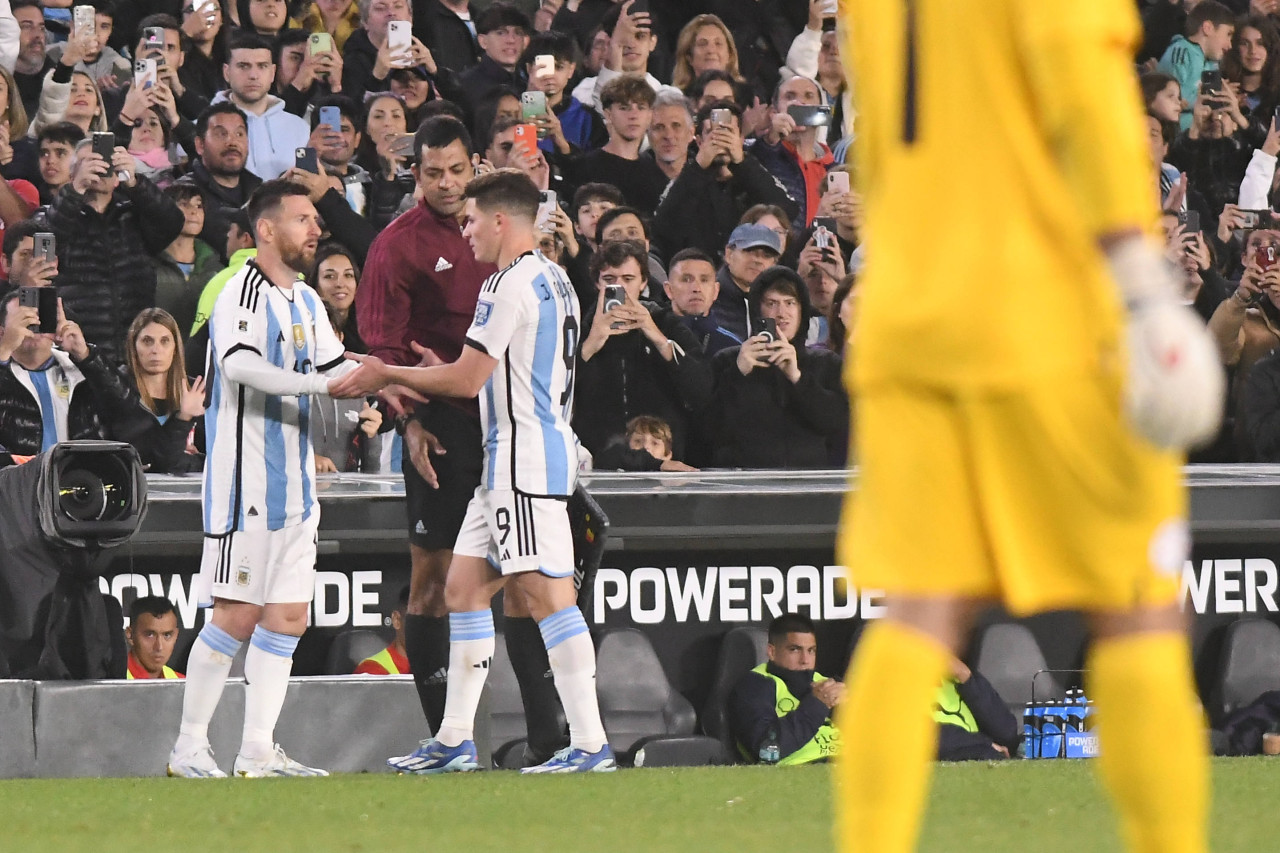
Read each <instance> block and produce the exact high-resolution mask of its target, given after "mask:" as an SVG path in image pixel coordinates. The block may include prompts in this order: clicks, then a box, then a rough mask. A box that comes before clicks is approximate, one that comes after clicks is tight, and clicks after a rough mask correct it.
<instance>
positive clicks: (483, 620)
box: [334, 169, 617, 773]
mask: <svg viewBox="0 0 1280 853" xmlns="http://www.w3.org/2000/svg"><path fill="white" fill-rule="evenodd" d="M466 197H467V207H466V226H465V228H464V229H463V235H464V236H465V237H466V238H467V240H468V242H470V243H471V248H472V250H473V251H474V252H475V255H476V258H477V259H479V260H481V261H484V262H486V263H496V264H497V265H498V267H499V271H498V272H497V273H494V274H493V275H492V276H490V277H489V278H488V279H487V280H486V281H485V283H484V285H483V286H482V287H481V289H480V298H479V301H478V302H477V304H476V316H475V321H474V322H473V323H472V324H471V328H470V329H469V330H468V331H467V345H466V346H465V347H464V348H463V350H462V355H461V356H460V357H459V358H458V360H457V361H455V362H453V363H451V364H443V363H440V362H439V361H438V360H434V361H435V362H436V363H435V364H434V365H433V366H428V367H389V366H387V365H386V364H384V363H383V362H381V361H380V360H378V359H377V358H373V357H371V356H352V355H348V357H349V358H353V359H356V360H359V361H361V362H363V364H362V366H361V367H360V369H358V370H357V371H356V372H355V373H353V374H351V375H350V376H348V377H346V380H345V381H344V382H342V383H341V384H339V385H338V386H336V387H335V388H334V393H335V394H340V395H347V396H359V395H362V394H367V393H373V392H375V391H378V390H380V389H382V388H383V387H385V386H386V385H387V384H388V383H391V382H395V383H404V384H406V385H407V386H408V387H409V388H412V389H413V390H415V391H417V392H419V393H421V394H425V395H429V396H431V397H440V396H445V397H474V396H476V395H477V394H479V395H480V412H481V416H482V419H483V428H484V435H485V439H484V449H485V457H484V475H483V479H482V480H481V481H480V486H479V487H478V488H477V489H476V492H475V496H474V497H472V499H471V503H470V504H468V506H467V514H466V518H465V519H464V521H463V522H462V529H461V531H460V532H459V533H458V540H457V543H456V544H455V545H454V548H453V561H452V562H451V563H450V565H449V574H448V579H447V580H446V582H445V603H446V604H447V606H448V608H449V634H450V636H449V689H448V695H447V697H446V700H445V711H444V723H443V725H441V727H440V731H439V732H437V733H436V736H435V739H434V741H429V742H427V743H426V744H424V746H423V748H422V749H421V750H420V752H421V753H422V760H421V763H420V765H419V766H417V767H414V768H410V769H411V770H412V772H415V773H442V772H449V771H466V770H476V769H478V768H479V764H478V762H477V758H476V747H475V743H474V741H473V739H472V729H473V725H474V720H475V713H476V706H477V705H478V703H479V701H480V692H481V690H482V689H483V687H484V682H485V677H486V676H487V675H488V672H489V661H490V659H491V658H492V657H493V648H494V629H493V612H492V610H491V609H490V607H491V599H492V598H493V596H494V594H495V593H496V592H497V591H498V590H499V589H501V588H503V586H506V585H508V582H509V588H508V589H507V594H508V595H520V596H523V597H524V598H525V600H526V603H527V604H528V607H529V612H530V613H531V614H532V615H533V618H534V619H535V620H537V622H538V628H539V630H540V631H541V632H542V638H543V642H544V643H545V644H546V647H547V657H548V659H549V660H550V662H551V673H552V676H553V677H554V679H555V685H556V691H557V692H558V693H559V694H560V701H561V704H563V706H564V711H565V717H567V718H568V721H569V746H568V747H566V748H565V749H562V750H560V751H559V752H557V753H556V754H555V755H554V756H552V757H551V758H550V759H549V760H548V761H546V762H544V763H543V764H539V765H536V766H534V767H526V768H524V769H523V770H522V771H521V772H523V773H586V772H605V771H611V770H614V769H616V767H617V765H616V764H615V762H614V758H613V750H612V749H610V747H609V744H608V741H607V739H606V737H605V731H604V724H603V723H602V722H601V720H600V709H599V705H598V703H597V700H596V687H595V672H596V662H595V649H594V647H593V646H592V644H591V635H590V634H589V633H588V630H587V623H586V620H585V619H584V618H583V616H582V611H581V610H579V609H578V607H577V606H576V601H577V594H576V592H575V590H574V584H573V570H574V555H573V540H572V535H571V533H570V528H569V514H568V512H567V511H566V508H565V503H566V501H567V500H568V499H569V496H570V495H572V494H573V491H574V486H575V484H576V481H577V473H578V446H579V445H578V439H577V436H575V435H574V434H573V430H572V429H571V428H570V426H569V417H570V414H571V413H572V411H573V365H574V358H575V355H576V353H575V352H574V350H575V349H576V347H577V342H578V328H579V325H578V324H579V319H580V318H579V313H578V299H577V297H576V296H575V295H574V292H573V286H572V285H571V284H570V283H569V280H568V278H566V277H565V274H564V271H563V270H561V269H560V267H558V266H556V265H555V264H554V263H552V262H551V261H549V260H548V259H547V258H545V257H543V256H542V255H541V254H540V253H538V252H537V251H535V247H536V246H537V245H538V235H537V231H536V229H535V226H534V219H535V217H536V215H537V212H538V202H539V195H538V189H537V187H535V186H534V184H533V182H532V181H530V180H529V179H528V178H527V177H525V176H524V175H523V174H522V173H520V172H517V171H515V170H512V169H499V170H498V171H496V172H491V173H489V174H487V175H482V176H480V177H478V178H476V179H474V180H473V181H471V182H470V183H469V184H468V185H467V191H466Z"/></svg>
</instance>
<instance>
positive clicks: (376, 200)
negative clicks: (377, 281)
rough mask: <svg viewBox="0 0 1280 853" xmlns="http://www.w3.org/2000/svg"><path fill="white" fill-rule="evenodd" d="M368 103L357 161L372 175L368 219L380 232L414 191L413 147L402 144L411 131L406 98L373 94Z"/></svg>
mask: <svg viewBox="0 0 1280 853" xmlns="http://www.w3.org/2000/svg"><path fill="white" fill-rule="evenodd" d="M367 100H368V103H367V104H366V105H365V123H364V134H363V135H362V137H361V140H360V149H359V150H358V151H357V152H356V162H357V163H358V164H359V165H360V166H361V167H362V168H363V169H364V170H365V171H366V172H368V173H369V174H370V175H372V178H371V179H370V184H369V214H368V216H369V221H370V222H372V223H373V227H374V228H376V229H377V230H379V231H381V230H382V229H383V228H386V227H387V225H389V224H390V222H391V220H392V219H395V218H396V213H397V212H398V211H399V210H400V205H401V203H402V202H403V201H404V198H405V196H406V195H409V194H411V193H412V192H413V190H414V181H413V173H412V172H410V171H409V160H410V159H411V158H412V157H413V146H412V145H409V146H408V147H407V148H406V147H405V146H404V145H403V142H404V140H405V139H406V138H407V134H408V124H407V121H406V118H405V106H404V101H403V100H402V99H401V98H400V97H398V96H397V95H393V94H391V93H390V92H378V93H376V94H373V93H370V94H369V96H368V98H367Z"/></svg>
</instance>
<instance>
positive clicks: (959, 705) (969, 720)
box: [933, 678, 978, 732]
mask: <svg viewBox="0 0 1280 853" xmlns="http://www.w3.org/2000/svg"><path fill="white" fill-rule="evenodd" d="M933 720H934V722H937V723H946V724H947V725H949V726H959V727H960V728H962V729H964V730H965V731H966V732H976V731H978V722H977V720H975V719H974V718H973V712H972V711H970V710H969V706H968V705H966V704H965V703H964V700H963V699H961V698H960V692H959V691H958V690H956V682H955V679H954V678H948V679H947V680H946V681H944V682H942V686H941V687H939V688H938V694H937V699H935V700H934V704H933Z"/></svg>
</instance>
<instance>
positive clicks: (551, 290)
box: [466, 251, 579, 497]
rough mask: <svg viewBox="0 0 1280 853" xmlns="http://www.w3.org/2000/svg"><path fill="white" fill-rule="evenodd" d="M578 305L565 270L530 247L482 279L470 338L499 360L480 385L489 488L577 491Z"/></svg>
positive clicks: (540, 492)
mask: <svg viewBox="0 0 1280 853" xmlns="http://www.w3.org/2000/svg"><path fill="white" fill-rule="evenodd" d="M578 329H579V310H578V298H577V296H576V295H575V293H574V290H573V285H571V284H570V283H569V279H568V278H567V277H566V276H565V274H564V271H563V270H562V269H560V267H558V266H556V264H554V263H553V262H551V261H549V260H548V259H547V258H546V257H544V256H543V254H542V253H541V252H536V251H534V252H526V253H525V254H523V255H521V256H520V257H518V258H516V259H515V261H513V262H512V263H511V264H510V266H508V267H507V268H506V269H503V270H499V271H498V272H496V273H494V274H493V275H491V276H489V278H488V279H486V280H485V282H484V284H483V285H482V286H481V288H480V297H479V300H478V301H477V303H476V316H475V319H474V320H473V321H472V323H471V328H470V329H468V330H467V339H466V341H467V345H468V346H471V347H474V348H475V349H478V350H479V351H480V352H483V353H485V354H487V355H489V356H490V357H491V358H495V359H497V360H498V365H497V367H495V368H494V371H493V373H492V374H491V375H490V376H489V379H488V380H487V381H486V382H485V384H484V388H483V389H482V390H481V392H480V418H481V424H482V428H483V430H484V475H483V479H482V480H481V485H482V486H484V488H486V489H488V490H490V491H501V490H507V489H510V490H511V491H515V492H520V493H523V494H525V495H529V496H534V497H537V496H539V495H548V496H563V495H569V494H572V493H573V489H574V486H575V485H576V483H577V477H578V437H577V436H576V435H574V432H573V428H572V427H571V426H570V425H569V423H570V420H571V418H572V417H573V380H574V366H575V362H576V359H577V357H578Z"/></svg>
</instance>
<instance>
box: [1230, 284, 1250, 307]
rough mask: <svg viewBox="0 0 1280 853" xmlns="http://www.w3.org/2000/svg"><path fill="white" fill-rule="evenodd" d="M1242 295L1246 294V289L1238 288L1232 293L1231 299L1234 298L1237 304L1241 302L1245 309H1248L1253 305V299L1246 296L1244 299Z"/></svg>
mask: <svg viewBox="0 0 1280 853" xmlns="http://www.w3.org/2000/svg"><path fill="white" fill-rule="evenodd" d="M1241 293H1244V288H1243V287H1237V288H1236V289H1235V290H1234V291H1232V293H1231V298H1233V299H1234V300H1235V301H1236V302H1239V303H1240V304H1241V305H1243V306H1244V307H1246V308H1248V307H1249V306H1250V305H1251V304H1252V303H1253V297H1252V296H1247V295H1246V296H1244V297H1243V298H1242V297H1241V296H1240V294H1241Z"/></svg>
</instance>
